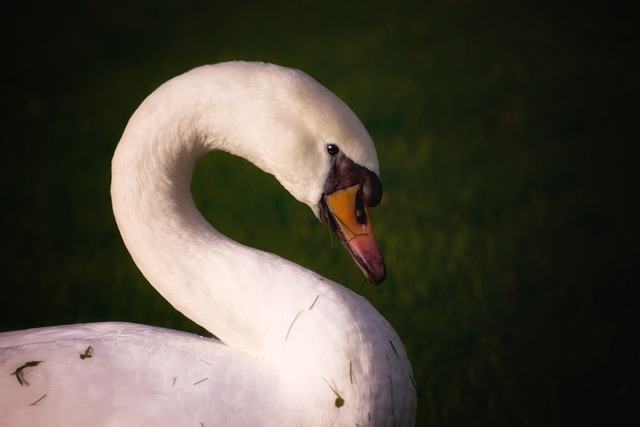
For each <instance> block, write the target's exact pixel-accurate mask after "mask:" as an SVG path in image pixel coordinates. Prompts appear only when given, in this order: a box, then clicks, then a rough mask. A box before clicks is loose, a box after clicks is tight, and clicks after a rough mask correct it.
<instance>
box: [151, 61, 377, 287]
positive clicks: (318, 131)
mask: <svg viewBox="0 0 640 427" xmlns="http://www.w3.org/2000/svg"><path fill="white" fill-rule="evenodd" d="M145 103H146V104H148V105H147V107H146V108H145V109H144V110H145V111H149V112H150V113H148V114H154V113H153V112H156V111H163V113H162V114H164V115H166V122H167V123H172V126H173V127H174V128H177V130H178V132H184V133H186V135H184V137H183V138H182V139H183V140H189V141H201V142H204V144H203V149H204V150H205V151H206V150H225V151H229V152H231V153H233V154H236V155H238V156H241V157H244V158H246V159H247V160H249V161H251V162H252V163H254V164H255V165H256V166H258V167H260V168H261V169H263V170H264V171H266V172H269V173H271V174H273V175H274V176H275V177H276V178H277V179H278V181H280V183H281V184H282V185H283V186H284V187H285V188H286V189H287V190H288V191H289V192H290V193H291V194H292V195H293V196H294V197H295V198H296V199H298V200H299V201H301V202H303V203H305V204H306V205H308V206H309V207H310V208H311V209H312V211H313V212H314V214H315V215H316V217H318V219H320V221H321V222H322V223H323V224H325V225H327V226H329V227H330V228H331V229H332V230H333V231H334V232H335V233H336V234H337V235H338V237H339V238H340V240H341V241H342V243H343V244H344V246H345V247H346V248H347V250H348V251H349V253H350V254H351V255H352V256H353V258H354V260H355V261H356V263H357V264H358V266H359V267H360V268H361V269H362V271H363V272H364V274H365V275H366V277H367V278H368V279H369V281H371V282H373V283H380V282H382V281H383V280H384V278H385V275H386V268H385V264H384V259H383V256H382V253H381V252H380V249H379V247H378V244H377V242H376V239H375V236H374V233H373V227H372V225H371V216H370V215H369V208H370V207H372V206H375V205H377V204H378V203H379V201H380V199H381V197H382V185H381V184H380V179H379V178H378V176H379V166H378V157H377V154H376V150H375V147H374V145H373V141H372V140H371V137H370V136H369V134H368V132H367V130H366V129H365V127H364V126H363V124H362V123H361V122H360V120H359V119H358V118H357V117H356V115H355V113H354V112H353V111H351V109H350V108H349V107H348V106H347V105H346V104H345V103H344V102H342V101H341V100H340V99H339V98H338V97H337V96H335V95H334V94H333V93H331V92H330V91H329V90H328V89H326V88H325V87H324V86H322V85H321V84H319V83H318V82H316V81H315V80H314V79H312V78H311V77H309V76H308V75H307V74H305V73H303V72H301V71H298V70H294V69H290V68H285V67H280V66H277V65H272V64H264V63H257V62H227V63H221V64H216V65H210V66H204V67H199V68H196V69H194V70H191V71H189V72H187V73H186V74H184V75H182V76H179V77H177V78H175V79H173V80H171V81H169V82H168V83H166V84H165V85H163V87H161V88H160V89H159V90H157V91H156V93H155V94H153V95H152V96H151V97H150V98H149V99H148V100H147V101H146V102H145ZM173 132H174V131H171V132H163V135H169V136H171V135H173ZM196 145H199V144H196ZM173 147H174V146H173V145H171V146H170V147H169V148H168V149H167V151H169V152H170V151H173V150H174V148H173ZM196 151H198V150H196Z"/></svg>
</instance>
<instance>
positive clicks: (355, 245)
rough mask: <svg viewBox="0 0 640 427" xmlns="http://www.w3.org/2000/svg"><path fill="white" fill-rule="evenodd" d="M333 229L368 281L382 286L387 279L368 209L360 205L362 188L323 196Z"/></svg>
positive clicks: (357, 186) (358, 186)
mask: <svg viewBox="0 0 640 427" xmlns="http://www.w3.org/2000/svg"><path fill="white" fill-rule="evenodd" d="M325 202H326V205H327V208H328V210H329V214H330V216H331V218H332V220H331V223H332V229H333V230H334V231H335V233H336V234H337V235H338V237H339V238H340V240H342V244H343V245H344V246H345V247H346V248H347V251H349V253H350V254H351V256H352V257H353V259H354V260H355V262H356V264H358V266H359V267H360V269H361V270H362V272H363V273H364V275H365V276H366V277H367V279H368V280H369V281H370V282H371V283H374V284H376V285H377V284H379V283H382V281H383V280H384V279H385V277H386V275H387V268H386V266H385V264H384V257H383V256H382V252H381V251H380V247H379V246H378V242H377V241H376V237H375V235H374V234H373V225H372V224H371V219H370V217H369V206H367V205H366V203H364V201H363V195H362V187H361V185H354V186H352V187H349V188H346V189H344V190H338V191H336V192H334V193H332V194H329V195H327V196H325Z"/></svg>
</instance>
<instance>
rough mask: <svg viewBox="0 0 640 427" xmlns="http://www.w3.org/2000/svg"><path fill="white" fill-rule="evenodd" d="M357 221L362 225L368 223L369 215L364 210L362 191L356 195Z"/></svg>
mask: <svg viewBox="0 0 640 427" xmlns="http://www.w3.org/2000/svg"><path fill="white" fill-rule="evenodd" d="M356 219H357V220H358V222H359V223H360V224H361V225H365V224H366V223H367V213H366V211H365V208H364V197H363V194H362V190H358V193H357V194H356Z"/></svg>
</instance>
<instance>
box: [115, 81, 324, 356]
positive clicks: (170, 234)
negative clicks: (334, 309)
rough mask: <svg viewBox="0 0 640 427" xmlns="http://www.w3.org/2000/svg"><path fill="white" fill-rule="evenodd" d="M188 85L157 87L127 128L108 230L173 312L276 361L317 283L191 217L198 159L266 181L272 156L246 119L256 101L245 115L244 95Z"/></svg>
mask: <svg viewBox="0 0 640 427" xmlns="http://www.w3.org/2000/svg"><path fill="white" fill-rule="evenodd" d="M188 83H189V84H185V83H184V82H182V81H181V80H174V81H170V82H169V83H167V84H165V85H164V86H162V87H161V88H160V89H158V90H157V91H156V92H154V93H153V94H152V95H151V96H150V97H149V98H147V99H146V100H145V101H144V102H143V104H142V105H141V106H140V108H139V109H138V110H137V111H136V113H135V114H134V115H133V116H132V118H131V120H130V121H129V124H128V125H127V128H126V130H125V132H124V134H123V137H122V139H121V141H120V143H119V145H118V148H117V150H116V153H115V156H114V158H113V163H112V169H113V174H112V175H113V181H112V187H111V192H112V199H113V208H114V213H115V217H116V221H117V223H118V226H119V228H120V231H121V234H122V236H123V239H124V242H125V244H126V246H127V248H128V249H129V252H130V253H131V255H132V257H133V258H134V260H135V262H136V264H137V265H138V267H139V268H140V270H141V271H142V273H143V274H144V275H145V277H146V278H147V279H148V280H149V281H150V282H151V283H152V284H153V285H154V287H155V288H156V289H157V290H158V291H159V292H160V293H161V294H162V295H163V296H164V297H165V298H166V299H167V300H168V301H169V302H171V304H172V305H173V306H175V307H176V308H177V309H178V310H180V311H182V312H183V313H184V314H185V315H187V316H188V317H189V318H191V319H192V320H193V321H195V322H196V323H198V324H199V325H201V326H203V327H204V328H206V329H207V330H209V331H211V332H213V333H214V334H215V335H216V336H218V337H219V338H220V339H222V340H223V341H225V342H226V343H227V344H228V345H230V346H232V347H235V348H238V349H241V350H243V351H246V352H248V353H255V354H261V355H262V356H264V355H265V354H268V353H269V352H271V351H278V350H277V347H278V346H279V345H281V344H282V343H283V342H284V336H285V332H286V330H287V328H288V324H290V322H291V319H293V317H295V314H296V312H297V310H299V309H300V308H301V307H303V306H305V305H306V306H309V305H310V304H311V303H312V301H313V298H315V296H316V295H317V292H316V291H314V290H313V289H312V288H313V287H314V286H310V285H309V283H310V282H309V278H311V282H312V283H315V282H319V280H318V279H317V276H316V275H314V274H313V273H311V272H309V271H307V270H305V269H303V268H301V267H299V266H296V265H294V264H292V263H290V262H288V261H285V260H283V259H281V258H278V257H276V256H274V255H271V254H267V253H264V252H261V251H258V250H255V249H250V248H247V247H245V246H243V245H240V244H238V243H236V242H233V241H231V240H230V239H228V238H226V237H225V236H223V235H222V234H221V233H219V232H217V231H216V230H215V229H214V228H213V227H212V226H211V225H210V224H209V223H208V222H207V221H206V220H205V219H204V218H203V216H202V215H201V214H200V212H198V210H197V208H196V206H195V204H194V201H193V199H192V196H191V192H190V185H191V176H192V172H193V168H194V166H195V164H196V162H197V160H198V159H199V158H200V157H201V156H202V155H204V154H205V153H206V152H208V151H211V150H224V151H228V152H231V153H233V154H237V155H240V156H242V157H245V158H247V159H248V160H250V161H252V162H253V163H255V164H257V165H258V166H259V167H261V168H262V169H264V170H266V171H267V172H272V170H271V168H270V164H272V163H273V162H276V161H277V159H272V158H271V157H272V156H274V153H275V155H277V152H278V151H277V149H269V150H267V149H266V147H265V145H264V144H260V143H256V140H255V139H256V137H255V135H252V134H251V131H250V130H251V129H256V131H259V130H260V126H259V124H258V126H257V124H256V123H255V120H257V119H256V117H260V116H256V117H252V115H251V114H247V111H246V109H247V108H249V109H251V108H256V109H260V108H261V107H260V105H259V104H260V102H261V101H260V100H259V99H258V100H256V99H254V100H253V102H254V104H253V106H252V105H251V103H248V105H247V99H248V98H249V97H248V95H246V94H243V93H241V92H242V90H243V89H242V88H241V87H237V88H234V87H229V86H228V85H225V82H208V81H205V80H203V81H197V80H196V81H193V79H192V80H191V81H189V82H188ZM176 86H177V87H176ZM223 89H224V90H223ZM220 92H225V93H231V94H232V95H231V96H225V98H219V97H217V96H215V95H217V93H220ZM175 93H179V94H180V97H179V98H175V97H173V94H175ZM205 114H206V120H205V119H204V115H205ZM262 116H264V114H262ZM243 117H244V118H247V119H246V120H247V122H246V123H241V122H240V123H239V122H238V120H241V119H242V118H243ZM274 126H276V127H277V124H276V123H270V124H269V127H271V128H273V127H274ZM262 136H263V137H264V138H265V139H267V141H268V138H267V135H262ZM300 277H304V278H305V279H306V280H300ZM314 292H316V293H315V294H314ZM285 297H286V301H285V300H284V299H283V300H281V301H279V299H280V298H285ZM266 325H269V327H268V328H267V327H266Z"/></svg>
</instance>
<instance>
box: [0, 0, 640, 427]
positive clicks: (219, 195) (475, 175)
mask: <svg viewBox="0 0 640 427" xmlns="http://www.w3.org/2000/svg"><path fill="white" fill-rule="evenodd" d="M18 3H19V4H18ZM175 3H176V4H179V6H178V5H174V4H173V3H172V2H167V1H142V2H112V1H99V0H94V1H85V2H65V5H61V4H59V2H33V1H32V2H15V1H9V2H4V3H3V4H2V6H1V7H0V11H1V18H0V35H1V44H0V46H1V47H0V49H1V57H2V65H1V66H0V69H1V84H2V93H1V96H2V114H1V123H0V135H1V144H2V166H1V173H2V175H1V179H2V181H1V182H2V187H1V190H0V191H1V192H2V193H1V194H2V208H1V209H2V254H1V258H0V259H1V263H2V276H3V279H2V294H1V296H0V310H1V312H0V313H1V314H0V330H10V329H18V328H26V327H34V326H44V325H53V324H63V323H73V322H89V321H100V320H126V321H133V322H140V323H149V324H157V325H162V326H167V327H171V328H176V329H185V330H190V331H196V332H202V331H201V330H200V329H199V328H198V327H197V326H195V325H193V324H192V323H190V322H189V321H188V320H186V319H185V318H184V317H182V316H181V315H180V314H178V313H176V312H175V310H173V309H172V308H171V306H170V305H169V304H168V303H166V302H165V301H164V300H162V299H161V298H160V297H159V296H158V295H157V294H156V293H155V291H154V290H153V289H152V288H151V286H149V285H148V284H147V283H146V282H145V281H144V279H143V278H142V277H141V275H140V274H139V273H138V272H137V270H136V268H135V266H134V265H133V263H132V261H131V260H130V258H129V256H128V254H127V252H126V250H125V249H124V246H123V244H122V242H121V240H120V237H119V234H118V231H117V229H116V226H115V223H114V220H113V217H112V214H111V208H110V202H109V180H110V157H111V154H112V152H113V150H114V148H115V145H116V143H117V141H118V139H119V136H120V134H121V132H122V130H123V129H124V127H125V124H126V122H127V119H128V117H129V116H130V115H131V113H132V112H133V111H134V109H135V108H136V107H137V105H138V104H139V103H140V102H141V101H142V100H143V98H144V97H145V96H146V95H147V94H148V93H150V92H151V91H152V90H153V89H154V88H156V87H157V86H158V85H159V84H161V83H162V82H164V81H165V80H167V79H169V78H171V77H173V76H174V75H176V74H179V73H182V72H184V71H186V70H188V69H190V68H192V67H194V66H197V65H201V64H205V63H213V62H219V61H223V60H230V59H245V60H263V61H269V62H276V63H279V64H282V65H288V66H293V67H297V68H301V69H303V70H305V71H306V72H307V73H309V74H311V75H312V76H314V77H315V78H316V79H317V80H319V81H320V82H321V83H323V84H324V85H325V86H327V87H328V88H329V89H331V90H332V91H334V92H335V93H336V94H337V95H339V96H340V97H341V98H342V99H344V100H345V101H346V102H347V103H348V104H349V105H350V106H351V107H352V108H353V109H354V111H355V112H356V113H357V114H358V115H359V117H360V118H361V120H362V121H363V122H364V123H365V125H366V126H367V128H368V129H369V131H370V133H371V135H372V136H373V138H374V140H375V141H376V143H377V147H378V153H379V157H380V160H381V169H382V180H383V183H384V185H385V198H384V200H383V202H382V203H381V205H380V207H379V208H377V209H375V210H374V211H373V215H374V221H375V227H376V233H377V235H378V238H379V241H380V244H381V246H382V249H383V251H384V252H385V255H386V259H387V261H388V267H389V277H388V280H387V281H386V282H385V283H384V284H383V285H382V286H380V287H375V288H374V287H372V286H369V285H368V284H365V283H363V279H362V275H361V274H360V272H359V270H358V269H357V267H356V266H355V265H354V264H353V263H352V262H351V260H350V259H349V257H348V255H347V254H346V253H345V252H344V251H343V250H342V248H341V247H339V245H338V244H337V243H336V239H335V238H333V239H332V238H331V237H330V235H329V233H328V231H327V230H326V229H324V228H322V227H321V226H320V225H319V224H318V223H317V221H316V220H315V218H314V217H313V215H312V214H311V212H309V210H308V209H307V208H306V207H304V206H301V205H299V204H297V203H296V202H295V201H294V200H292V199H291V198H290V197H289V196H288V195H287V194H286V193H285V192H284V191H283V190H282V189H281V188H280V187H279V186H278V185H277V183H276V182H275V180H274V179H273V178H271V177H267V176H265V175H264V174H262V173H261V172H259V171H257V170H256V169H255V168H253V167H252V166H250V165H248V164H246V163H245V162H243V161H240V160H237V159H233V158H229V157H228V156H225V155H222V154H217V155H211V156H209V157H207V158H206V159H204V160H203V161H202V162H201V164H199V166H198V168H197V170H196V176H195V178H194V188H193V191H194V194H195V196H196V198H197V201H198V204H199V205H200V206H201V208H202V209H203V211H204V213H205V215H206V216H207V218H209V219H210V220H211V221H212V222H214V223H215V225H216V226H217V227H219V228H220V229H221V230H222V231H224V232H225V233H227V234H229V235H230V236H232V237H233V238H235V239H238V240H240V241H242V242H244V243H247V244H250V245H254V246H258V247H260V248H263V249H267V250H270V251H273V252H276V253H278V254H280V255H282V256H284V257H287V258H289V259H292V260H294V261H295V262H297V263H300V264H302V265H305V266H308V267H310V268H312V269H314V270H316V271H318V272H320V273H322V274H323V275H326V276H328V277H330V278H332V279H334V280H337V281H339V282H340V283H343V284H345V285H346V286H349V287H350V288H352V289H354V290H356V291H358V292H360V293H362V294H363V295H365V296H366V297H367V298H368V299H370V300H371V301H372V303H373V304H374V305H375V306H376V307H377V308H378V309H379V310H380V311H381V312H382V313H383V315H384V316H385V317H386V318H387V319H389V321H390V322H391V323H392V324H393V325H394V327H395V328H396V329H397V331H398V333H399V335H400V336H401V337H402V338H403V340H404V342H405V345H406V347H407V350H408V352H409V355H410V357H411V360H412V362H413V365H414V371H415V378H416V382H417V384H418V386H419V394H420V396H419V409H418V424H419V425H421V426H422V425H434V426H449V425H452V426H453V425H487V426H489V425H491V426H543V425H544V426H547V425H594V426H598V425H624V424H625V423H627V422H629V417H630V416H632V415H633V416H635V417H636V418H637V415H636V414H637V409H638V407H640V398H639V396H640V393H639V390H638V367H639V364H638V356H639V354H638V351H637V350H635V347H636V346H637V345H638V344H639V343H638V341H639V339H638V325H639V322H638V316H637V315H636V311H637V306H638V296H639V293H638V281H639V280H638V278H639V270H638V264H639V261H640V260H639V258H640V257H639V255H638V249H637V247H638V243H637V239H638V234H639V233H638V213H639V212H638V186H637V184H636V178H637V175H638V174H637V173H636V172H635V168H636V167H637V163H638V157H639V156H638V154H639V153H638V151H639V149H638V141H640V138H639V135H638V134H639V132H638V120H639V116H638V111H639V108H638V107H639V106H638V97H639V95H640V93H639V92H640V90H639V78H638V75H639V74H638V68H637V67H636V65H635V61H636V60H637V57H638V51H639V50H638V43H637V37H638V29H637V27H638V22H640V20H639V14H638V6H637V2H631V1H629V2H622V1H617V2H600V3H596V2H591V3H589V2H582V3H579V4H578V3H576V4H575V5H569V4H566V2H552V1H548V2H546V1H542V2H540V1H538V2H534V1H530V2H517V1H504V0H499V1H484V2H483V1H471V0H466V1H465V0H458V1H453V0H451V1H435V2H409V3H407V2H392V1H384V2H383V1H376V0H373V1H366V2H349V1H346V0H340V1H334V0H327V1H322V2H313V3H311V2H310V3H307V4H303V3H304V2H299V1H278V2H268V1H264V2H251V3H245V2H240V1H225V2H217V1H211V2H204V1H200V2H197V1H182V2H175ZM227 200H232V202H231V203H227Z"/></svg>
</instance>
